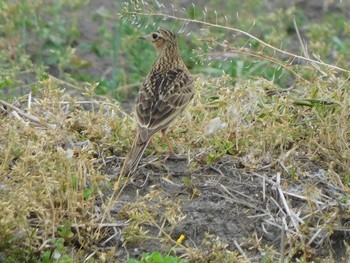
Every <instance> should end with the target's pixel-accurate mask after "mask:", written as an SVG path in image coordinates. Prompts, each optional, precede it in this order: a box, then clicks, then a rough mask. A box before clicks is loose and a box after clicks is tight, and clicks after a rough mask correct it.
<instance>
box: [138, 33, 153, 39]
mask: <svg viewBox="0 0 350 263" xmlns="http://www.w3.org/2000/svg"><path fill="white" fill-rule="evenodd" d="M140 39H146V40H151V39H152V34H148V35H144V36H142V37H140Z"/></svg>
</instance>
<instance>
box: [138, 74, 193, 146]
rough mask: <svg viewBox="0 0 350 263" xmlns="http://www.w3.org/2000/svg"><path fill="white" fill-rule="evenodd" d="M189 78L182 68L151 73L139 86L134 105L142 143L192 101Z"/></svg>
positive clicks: (191, 87)
mask: <svg viewBox="0 0 350 263" xmlns="http://www.w3.org/2000/svg"><path fill="white" fill-rule="evenodd" d="M193 88H194V84H193V78H192V77H191V75H190V74H189V73H188V71H186V70H184V69H173V70H169V71H167V72H163V73H162V74H152V75H150V76H149V77H148V78H147V79H146V80H145V82H144V83H143V88H142V89H141V90H140V93H139V96H138V98H137V104H136V118H137V122H138V125H139V133H140V136H141V140H142V141H146V140H148V139H149V138H150V137H151V136H152V135H153V134H154V133H155V132H157V131H159V130H161V129H164V128H166V127H167V126H168V125H169V124H170V122H172V120H174V119H175V118H176V117H177V116H178V115H179V114H180V113H181V112H182V111H183V109H184V108H185V107H186V105H187V104H188V103H189V102H190V101H191V99H192V98H193Z"/></svg>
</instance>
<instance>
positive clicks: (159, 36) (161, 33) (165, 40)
mask: <svg viewBox="0 0 350 263" xmlns="http://www.w3.org/2000/svg"><path fill="white" fill-rule="evenodd" d="M141 39H146V40H148V41H150V42H151V43H152V44H153V45H154V46H155V48H156V49H157V50H158V51H161V50H162V49H165V48H167V47H173V46H176V45H177V40H176V36H175V34H174V33H173V32H171V31H170V30H167V29H159V30H157V31H155V32H152V33H150V34H148V35H145V36H143V37H141Z"/></svg>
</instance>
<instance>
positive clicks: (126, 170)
mask: <svg viewBox="0 0 350 263" xmlns="http://www.w3.org/2000/svg"><path fill="white" fill-rule="evenodd" d="M139 136H140V135H138V136H137V137H136V138H135V140H134V142H133V144H132V147H131V150H130V152H129V154H128V156H127V157H126V159H125V163H124V165H123V169H122V173H123V174H125V175H128V174H130V173H133V172H135V171H136V169H137V167H138V165H139V162H140V160H141V157H142V155H143V153H144V152H145V150H146V148H147V145H148V143H149V142H150V140H147V141H145V142H142V141H141V139H140V138H139Z"/></svg>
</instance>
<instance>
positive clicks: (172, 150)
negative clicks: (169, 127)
mask: <svg viewBox="0 0 350 263" xmlns="http://www.w3.org/2000/svg"><path fill="white" fill-rule="evenodd" d="M162 134H163V138H164V141H165V142H166V144H167V145H168V149H169V152H170V155H174V156H175V152H174V148H173V146H172V145H171V141H170V139H169V138H168V136H167V135H166V129H163V130H162Z"/></svg>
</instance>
